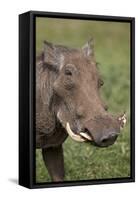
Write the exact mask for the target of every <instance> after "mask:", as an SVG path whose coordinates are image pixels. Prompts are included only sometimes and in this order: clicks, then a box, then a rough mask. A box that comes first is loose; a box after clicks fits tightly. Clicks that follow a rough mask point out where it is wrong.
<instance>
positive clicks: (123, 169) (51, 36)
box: [36, 18, 130, 182]
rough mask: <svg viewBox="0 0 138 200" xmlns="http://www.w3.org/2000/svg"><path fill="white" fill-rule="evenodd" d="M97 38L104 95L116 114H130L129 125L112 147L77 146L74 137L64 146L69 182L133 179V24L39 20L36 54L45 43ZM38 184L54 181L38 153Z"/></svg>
mask: <svg viewBox="0 0 138 200" xmlns="http://www.w3.org/2000/svg"><path fill="white" fill-rule="evenodd" d="M91 36H93V38H94V41H95V55H96V59H97V62H99V63H100V66H99V71H100V73H101V75H102V76H103V79H104V82H105V85H104V87H103V88H102V91H101V95H102V98H103V99H104V101H105V102H106V103H107V104H108V106H109V111H110V112H112V113H120V112H122V111H126V112H127V118H128V122H127V126H126V127H125V129H124V130H123V131H122V134H121V135H120V136H119V138H118V140H117V141H116V143H115V144H114V145H113V146H111V147H108V148H104V149H103V148H102V149H100V148H97V147H94V146H91V145H90V144H84V143H77V142H74V141H72V140H71V139H70V138H68V139H67V140H66V142H65V143H64V145H63V147H64V157H65V171H66V176H65V180H86V179H102V178H116V177H129V176H130V116H129V115H130V78H129V77H130V24H129V23H118V22H100V21H99V22H98V21H83V20H81V21H80V20H63V19H50V18H49V19H44V18H38V19H37V20H36V51H37V53H39V52H40V51H41V49H42V47H43V40H47V41H51V42H53V43H56V44H63V45H67V46H70V47H81V46H83V45H84V44H85V43H86V41H87V40H88V39H89V38H90V37H91ZM36 179H37V182H47V181H51V179H50V177H49V175H48V172H47V170H46V168H45V165H44V163H43V160H42V156H41V150H36Z"/></svg>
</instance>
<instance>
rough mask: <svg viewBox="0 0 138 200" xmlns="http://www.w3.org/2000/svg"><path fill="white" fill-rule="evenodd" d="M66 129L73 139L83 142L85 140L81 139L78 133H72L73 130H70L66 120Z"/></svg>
mask: <svg viewBox="0 0 138 200" xmlns="http://www.w3.org/2000/svg"><path fill="white" fill-rule="evenodd" d="M66 130H67V133H68V134H69V135H70V137H71V138H72V139H73V140H75V141H77V142H84V141H86V139H83V138H82V137H81V136H80V135H76V134H75V133H73V131H72V130H71V128H70V125H69V123H68V122H67V123H66Z"/></svg>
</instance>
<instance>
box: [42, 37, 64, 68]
mask: <svg viewBox="0 0 138 200" xmlns="http://www.w3.org/2000/svg"><path fill="white" fill-rule="evenodd" d="M61 56H62V55H61V52H60V51H59V50H58V48H57V47H56V46H55V45H53V44H52V43H50V42H47V41H44V63H46V64H49V65H51V66H52V67H54V66H55V67H57V66H60V64H61Z"/></svg>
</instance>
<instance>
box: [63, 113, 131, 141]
mask: <svg viewBox="0 0 138 200" xmlns="http://www.w3.org/2000/svg"><path fill="white" fill-rule="evenodd" d="M126 121H127V120H126V114H125V113H124V114H123V115H121V116H120V117H118V122H119V124H120V129H122V128H124V126H125V125H126ZM65 128H66V131H67V133H68V135H69V136H70V137H71V138H72V139H73V140H75V141H77V142H88V141H89V142H95V141H94V138H93V137H92V135H91V134H90V133H89V131H87V130H86V131H84V132H79V133H74V132H73V131H72V129H71V127H70V124H69V122H67V123H66V127H65Z"/></svg>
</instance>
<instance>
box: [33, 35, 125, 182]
mask: <svg viewBox="0 0 138 200" xmlns="http://www.w3.org/2000/svg"><path fill="white" fill-rule="evenodd" d="M102 85H103V80H102V79H101V77H100V75H99V72H98V68H97V63H96V60H95V56H94V45H93V40H92V39H91V40H89V41H88V42H87V43H86V45H85V46H84V47H82V48H80V49H75V48H68V47H65V46H61V45H54V44H52V43H49V42H47V41H44V48H43V50H42V52H41V54H40V55H39V56H38V57H37V58H36V147H37V148H41V149H42V155H43V159H44V162H45V164H46V167H47V169H48V172H49V174H50V176H51V178H52V180H53V181H63V179H64V159H63V149H62V143H63V142H64V141H65V139H66V138H67V136H68V135H69V136H70V137H71V138H72V139H73V140H75V141H77V142H90V143H92V144H93V145H96V146H98V147H107V146H109V145H112V144H113V143H114V142H115V140H116V139H117V137H118V135H119V133H120V129H121V128H123V126H124V124H125V123H126V118H125V114H122V115H119V116H118V117H117V116H113V115H111V114H109V113H108V112H107V106H106V105H105V104H104V103H103V101H102V100H101V98H100V92H99V90H100V88H101V86H102Z"/></svg>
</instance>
